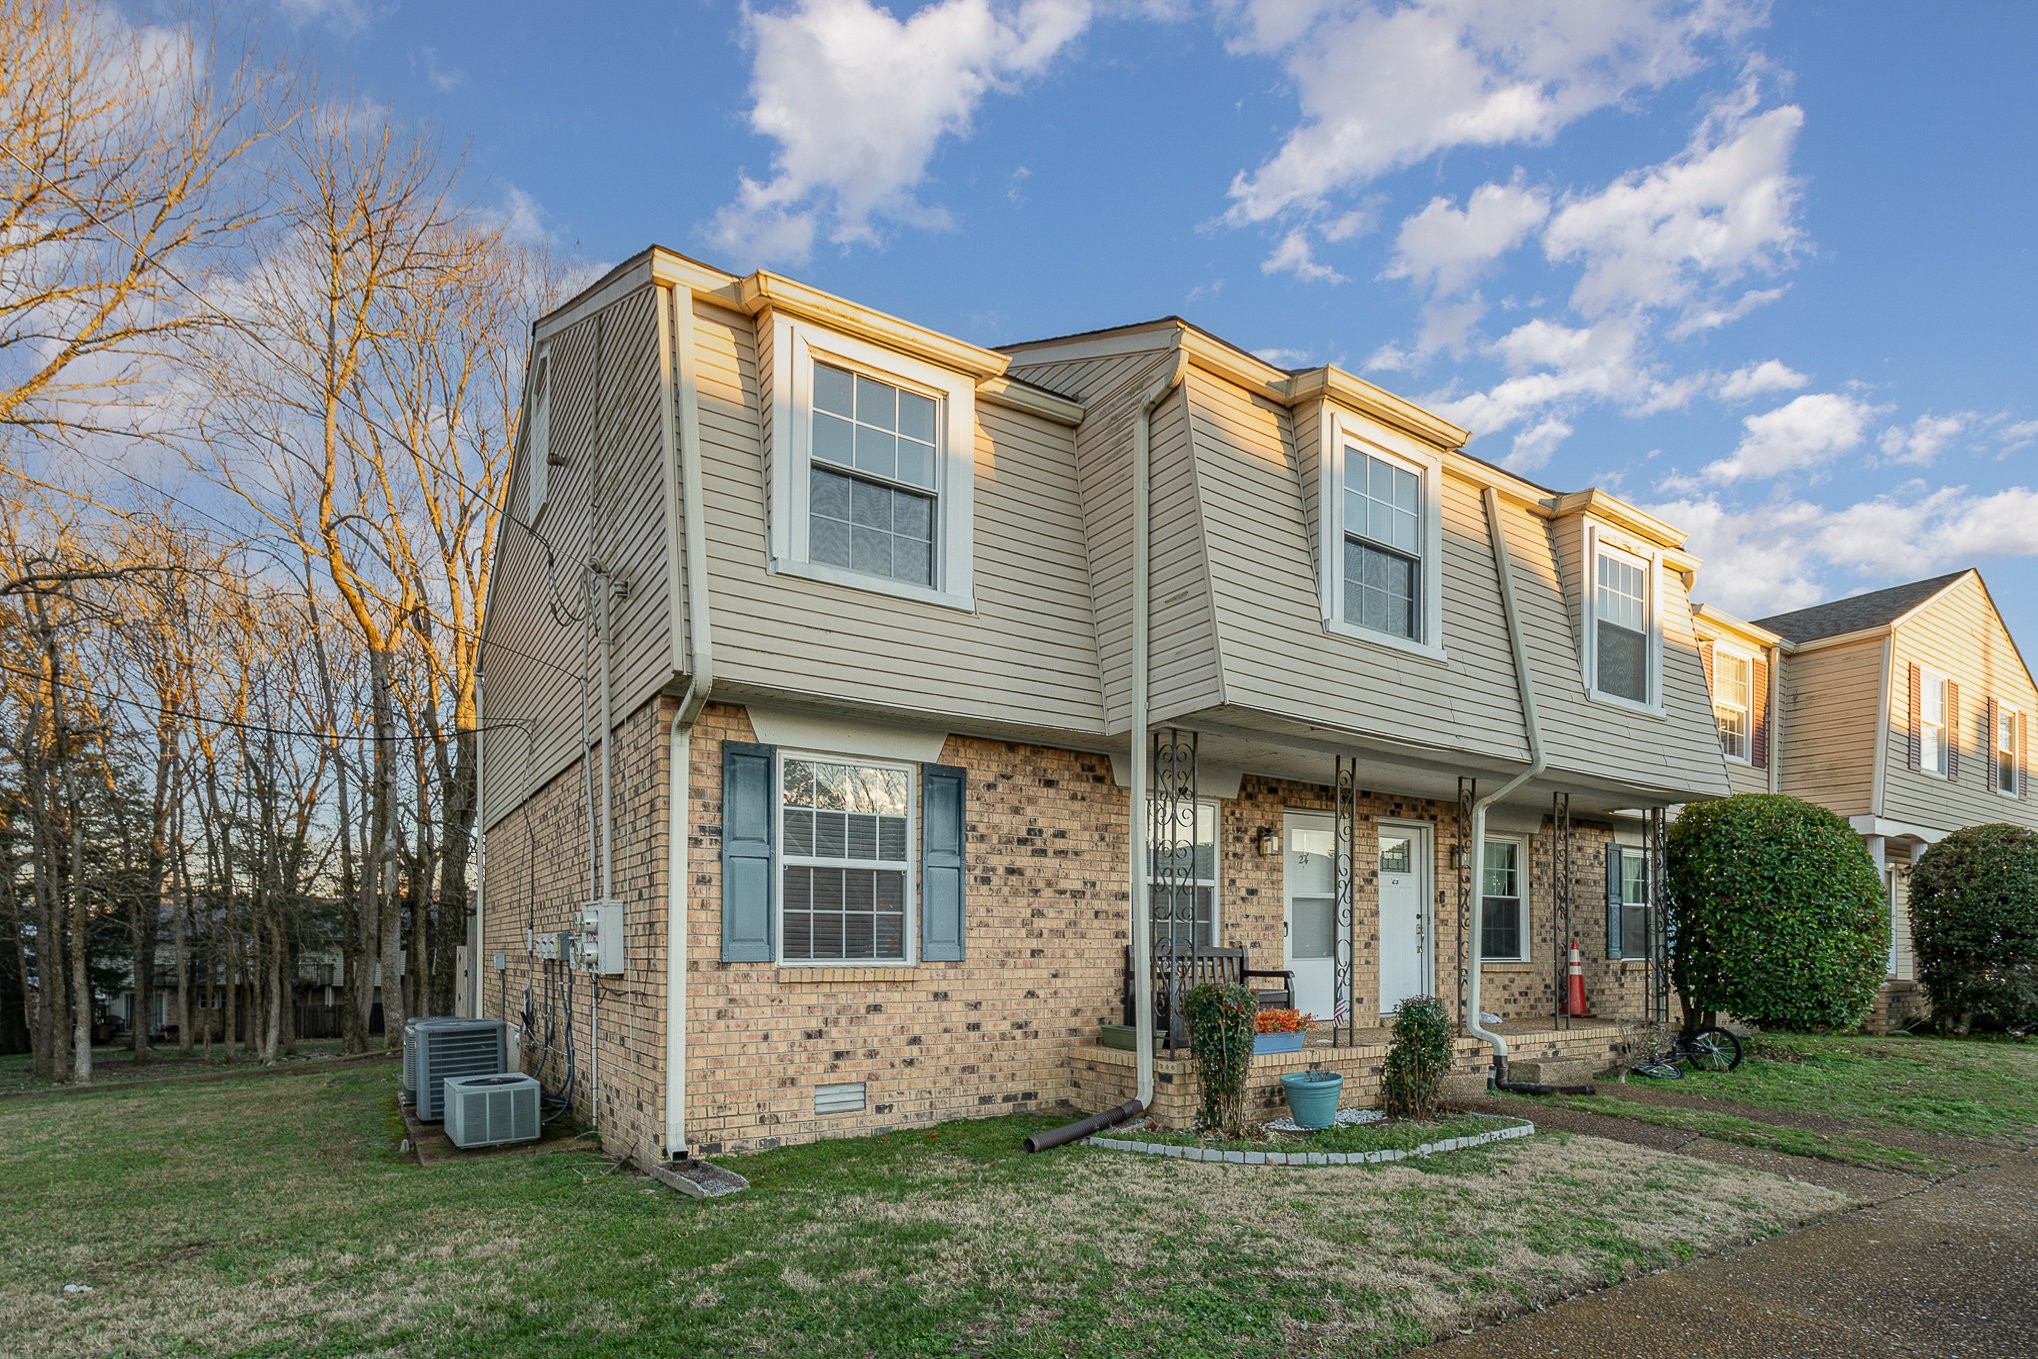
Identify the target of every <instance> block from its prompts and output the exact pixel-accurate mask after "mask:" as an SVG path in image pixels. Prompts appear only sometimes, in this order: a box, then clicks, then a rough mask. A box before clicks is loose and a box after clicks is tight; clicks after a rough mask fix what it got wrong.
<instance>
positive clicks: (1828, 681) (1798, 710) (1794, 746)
mask: <svg viewBox="0 0 2038 1359" xmlns="http://www.w3.org/2000/svg"><path fill="white" fill-rule="evenodd" d="M1881 695H1882V639H1881V638H1880V637H1871V638H1867V639H1865V640H1863V641H1859V642H1849V643H1846V644H1843V645H1841V646H1834V647H1822V648H1819V649H1817V650H1814V651H1801V652H1798V653H1796V654H1794V655H1791V656H1789V657H1787V658H1785V660H1784V663H1783V704H1782V707H1783V723H1782V725H1783V740H1782V742H1781V746H1780V748H1779V749H1772V751H1771V756H1770V757H1771V758H1772V759H1781V760H1782V762H1783V763H1782V765H1781V767H1780V768H1779V770H1778V773H1779V774H1780V775H1781V787H1782V791H1784V792H1786V793H1788V794H1790V796H1792V797H1797V798H1803V799H1805V800H1806V801H1808V802H1816V803H1818V804H1819V805H1820V806H1822V807H1829V808H1831V809H1832V810H1833V811H1835V812H1838V813H1839V814H1840V815H1841V816H1865V815H1867V814H1868V813H1869V812H1871V811H1873V810H1874V809H1873V807H1872V806H1871V805H1870V804H1871V802H1872V799H1873V797H1874V788H1875V742H1876V736H1877V733H1878V731H1879V728H1880V726H1881V721H1882V709H1881ZM1896 725H1897V727H1898V728H1899V729H1901V727H1902V725H1903V722H1902V719H1901V718H1899V720H1898V722H1897V724H1896ZM1903 762H1904V756H1903V752H1902V751H1901V750H1899V751H1898V753H1897V757H1896V763H1897V765H1898V766H1901V765H1902V764H1903Z"/></svg>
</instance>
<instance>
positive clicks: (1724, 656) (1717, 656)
mask: <svg viewBox="0 0 2038 1359" xmlns="http://www.w3.org/2000/svg"><path fill="white" fill-rule="evenodd" d="M1598 574H1599V572H1598V567H1597V565H1596V564H1595V566H1594V568H1593V575H1594V577H1595V578H1596V577H1597V576H1598ZM1592 654H1593V655H1594V656H1597V655H1598V654H1599V652H1598V650H1597V649H1595V650H1594V651H1593V653H1592ZM1712 657H1713V659H1712V664H1713V707H1714V709H1715V710H1717V709H1718V708H1719V706H1720V701H1719V668H1720V662H1721V661H1723V660H1726V661H1738V662H1740V663H1741V664H1743V665H1745V666H1747V667H1748V706H1747V708H1746V709H1745V711H1746V713H1747V714H1748V753H1747V754H1745V755H1729V754H1728V753H1727V748H1726V746H1725V745H1722V746H1721V747H1720V758H1721V759H1723V760H1725V761H1726V762H1727V763H1728V764H1744V765H1747V766H1749V767H1750V768H1753V767H1754V764H1755V700H1756V694H1755V653H1754V652H1752V651H1746V650H1743V649H1742V648H1740V647H1737V646H1733V645H1731V644H1729V643H1726V642H1719V641H1715V642H1714V643H1713V646H1712ZM1713 725H1714V726H1715V727H1717V726H1718V725H1719V718H1718V715H1717V712H1715V715H1714V718H1713Z"/></svg>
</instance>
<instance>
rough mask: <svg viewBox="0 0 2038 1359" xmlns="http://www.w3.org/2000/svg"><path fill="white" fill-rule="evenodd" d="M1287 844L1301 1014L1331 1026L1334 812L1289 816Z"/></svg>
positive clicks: (1290, 928)
mask: <svg viewBox="0 0 2038 1359" xmlns="http://www.w3.org/2000/svg"><path fill="white" fill-rule="evenodd" d="M1281 838H1282V843H1283V844H1284V845H1285V846H1286V847H1287V866H1286V872H1285V875H1284V880H1285V884H1286V886H1285V889H1284V892H1283V895H1284V896H1285V898H1286V908H1287V929H1286V934H1287V938H1288V947H1287V950H1286V952H1287V959H1288V961H1287V966H1288V967H1289V968H1290V969H1291V970H1293V972H1294V973H1295V1008H1296V1009H1298V1010H1301V1011H1303V1012H1305V1013H1307V1014H1311V1015H1314V1016H1316V1018H1318V1019H1321V1020H1326V1021H1328V1020H1329V1019H1330V1018H1331V1012H1332V1010H1333V1009H1334V1008H1335V1006H1336V1004H1337V864H1336V855H1337V836H1336V832H1335V831H1334V830H1333V828H1332V825H1331V819H1330V814H1329V813H1328V812H1289V813H1288V814H1287V816H1286V817H1285V818H1284V825H1283V827H1282V837H1281Z"/></svg>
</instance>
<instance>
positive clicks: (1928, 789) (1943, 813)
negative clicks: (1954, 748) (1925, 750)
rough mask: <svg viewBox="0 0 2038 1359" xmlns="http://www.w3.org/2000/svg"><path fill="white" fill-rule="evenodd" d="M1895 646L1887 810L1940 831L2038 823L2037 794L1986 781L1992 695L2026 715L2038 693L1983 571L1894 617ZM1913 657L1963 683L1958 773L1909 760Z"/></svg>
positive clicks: (1899, 818) (2036, 703) (1886, 775)
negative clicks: (2017, 793)
mask: <svg viewBox="0 0 2038 1359" xmlns="http://www.w3.org/2000/svg"><path fill="white" fill-rule="evenodd" d="M1895 653H1896V655H1895V663H1894V664H1893V665H1892V666H1891V667H1890V671H1891V674H1890V682H1889V700H1888V701H1889V704H1890V709H1889V711H1890V717H1891V721H1890V731H1889V744H1888V746H1887V747H1886V756H1885V757H1886V759H1887V761H1888V763H1887V765H1886V766H1885V769H1884V774H1883V779H1884V783H1883V807H1882V815H1883V816H1884V817H1886V818H1888V819H1889V820H1891V821H1894V822H1897V823H1898V824H1900V825H1907V826H1923V827H1927V828H1929V829H1932V830H1938V831H1951V830H1958V829H1960V828H1961V827H1962V826H1977V825H1982V824H1985V823H1987V822H1991V821H2008V822H2013V823H2015V824H2018V825H2028V826H2038V802H2034V801H2031V800H2030V799H2028V798H2027V799H2018V798H2012V797H2004V796H2002V795H2001V794H2000V793H1996V792H1994V791H1992V790H1991V789H1990V787H1989V784H1988V742H1989V741H1990V740H1991V739H1992V737H1991V735H1990V734H1989V733H1988V732H1987V731H1986V728H1987V726H1988V701H1989V699H1991V698H1994V699H1995V700H1996V701H1997V702H1999V703H2002V704H2004V705H2005V706H2007V707H2013V708H2016V709H2018V710H2019V711H2020V712H2022V713H2024V714H2027V715H2029V714H2031V713H2032V712H2033V711H2034V709H2038V693H2034V692H2033V690H2032V687H2031V679H2030V676H2029V675H2028V674H2026V673H2025V669H2024V664H2023V662H2022V660H2021V659H2019V657H2018V655H2017V649H2016V646H2015V645H2014V644H2013V643H2012V642H2011V640H2010V634H2009V632H2008V631H2007V630H2006V629H2005V628H2004V627H2003V623H2002V619H2001V618H2000V617H1998V616H1997V614H1996V611H1995V609H1994V607H1993V606H1992V605H1991V604H1990V603H1989V598H1988V592H1987V591H1986V590H1985V589H1984V588H1983V587H1982V584H1981V580H1980V578H1979V577H1977V576H1972V575H1970V576H1967V577H1965V578H1964V579H1961V580H1958V581H1955V582H1954V583H1953V584H1952V585H1950V586H1948V587H1947V588H1946V589H1945V590H1944V591H1943V592H1942V593H1941V594H1940V595H1939V596H1938V597H1937V598H1936V599H1934V600H1932V601H1931V602H1930V603H1928V604H1926V605H1925V606H1924V607H1923V608H1921V609H1919V610H1918V611H1917V612H1916V613H1915V614H1913V615H1912V616H1911V617H1910V618H1908V619H1906V620H1904V621H1903V622H1900V623H1899V624H1897V626H1896V636H1895ZM1913 664H1917V665H1921V666H1924V667H1926V668H1928V669H1931V670H1936V671H1938V672H1939V673H1940V674H1942V675H1944V676H1946V677H1947V678H1948V679H1950V680H1952V681H1953V682H1954V683H1955V684H1957V685H1959V686H1960V714H1959V725H1958V727H1957V728H1956V729H1955V730H1956V731H1957V739H1958V741H1959V749H1960V777H1959V778H1958V779H1957V780H1947V779H1942V778H1938V777H1935V776H1934V775H1931V774H1926V773H1923V772H1920V771H1916V770H1913V769H1911V767H1910V734H1909V725H1910V701H1911V700H1910V688H1909V686H1910V667H1911V665H1913ZM1951 716H1952V715H1951V714H1949V715H1948V717H1949V722H1948V725H1949V728H1951V727H1952V722H1951ZM2027 744H2028V738H2027Z"/></svg>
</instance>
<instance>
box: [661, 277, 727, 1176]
mask: <svg viewBox="0 0 2038 1359" xmlns="http://www.w3.org/2000/svg"><path fill="white" fill-rule="evenodd" d="M657 282H658V283H659V286H660V287H661V289H663V290H664V291H665V293H666V296H665V297H663V298H661V299H660V301H659V305H658V308H657V311H658V363H659V371H660V372H661V373H664V374H665V375H666V381H667V383H668V384H674V383H675V381H676V385H677V386H678V389H679V390H678V392H677V393H676V395H677V398H678V400H677V410H676V411H675V409H674V406H675V403H674V399H673V398H674V396H675V393H674V392H673V391H672V390H671V387H670V385H668V388H667V391H666V393H665V400H664V401H662V402H660V403H659V417H660V424H661V426H662V430H663V435H664V452H665V459H666V466H667V467H668V468H671V467H672V466H674V465H675V464H677V466H678V469H679V488H678V489H679V494H680V516H681V520H682V526H681V532H682V534H683V535H684V536H683V538H682V540H681V545H682V549H683V552H684V555H685V564H686V571H685V577H684V584H685V600H686V622H687V652H688V663H687V677H686V691H685V692H684V693H683V694H681V695H680V699H679V710H678V711H677V712H675V713H674V714H673V715H672V736H671V748H670V749H669V751H668V752H667V757H666V758H667V759H668V761H669V762H670V796H671V806H670V807H669V808H668V811H667V820H668V823H669V824H668V833H667V837H666V839H667V846H666V864H665V883H666V909H665V968H666V972H665V1156H666V1159H667V1160H672V1161H676V1160H679V1159H681V1158H683V1157H684V1156H686V1154H687V1149H688V1148H687V1140H686V927H687V918H688V917H687V878H688V876H689V865H688V861H687V841H688V838H689V837H688V833H687V832H688V826H689V823H690V820H691V817H690V813H691V810H692V805H693V804H692V801H691V799H692V796H693V779H692V764H693V724H694V719H695V718H696V717H698V716H700V711H701V709H702V708H703V707H705V706H706V705H707V701H708V694H709V693H710V692H711V691H712V689H713V688H714V683H715V674H714V671H715V662H714V650H713V645H712V643H713V637H712V633H711V630H710V627H709V617H708V547H707V539H706V536H705V535H706V532H707V530H706V528H705V527H704V526H703V525H704V519H705V516H704V515H703V513H702V509H701V462H700V428H701V426H700V393H699V388H698V387H696V386H695V366H694V364H695V359H694V333H693V291H692V289H690V288H687V287H683V286H680V285H679V284H678V283H677V282H675V281H672V280H668V279H664V278H659V279H658V280H657ZM682 303H683V304H684V306H685V308H686V310H685V312H684V313H683V315H680V314H678V313H679V308H680V306H681V305H682ZM676 320H683V322H684V324H679V325H675V324H674V323H675V321H676ZM675 363H676V366H677V373H676V375H675ZM670 509H671V507H670V505H669V504H668V506H667V519H666V526H667V532H670V531H671V522H672V521H671V518H670ZM676 602H677V601H676V600H672V601H668V605H667V608H668V613H669V611H670V608H671V605H672V603H676Z"/></svg>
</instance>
